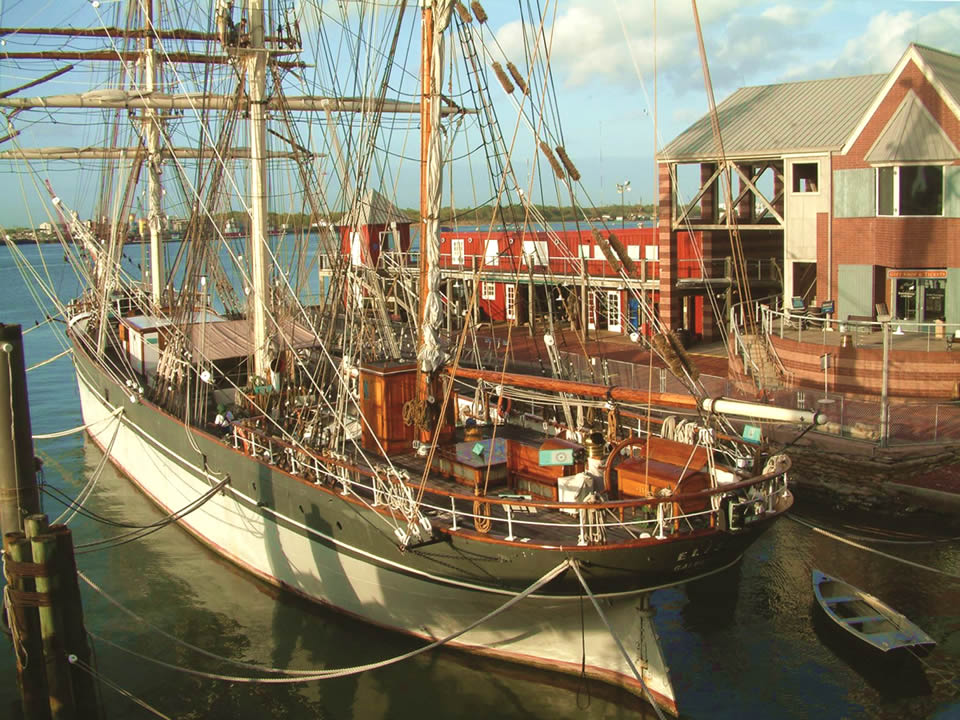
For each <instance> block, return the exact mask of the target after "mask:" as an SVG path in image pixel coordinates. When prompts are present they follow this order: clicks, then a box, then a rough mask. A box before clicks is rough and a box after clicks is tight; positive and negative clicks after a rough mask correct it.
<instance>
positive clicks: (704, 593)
mask: <svg viewBox="0 0 960 720" xmlns="http://www.w3.org/2000/svg"><path fill="white" fill-rule="evenodd" d="M741 566H742V563H739V562H738V563H735V564H734V565H733V566H732V567H729V568H727V569H726V570H723V571H722V572H718V573H714V574H713V575H710V576H709V577H705V578H703V579H702V580H697V581H695V582H690V583H687V584H686V585H685V586H684V590H685V592H686V595H687V604H686V605H684V607H683V609H682V610H681V615H682V617H683V624H684V627H686V628H688V629H690V630H693V631H695V632H698V633H702V634H704V635H708V634H710V633H715V632H719V631H721V630H724V629H726V628H729V627H731V626H732V625H734V624H735V622H736V612H737V600H738V599H739V597H740V582H741V570H740V568H741Z"/></svg>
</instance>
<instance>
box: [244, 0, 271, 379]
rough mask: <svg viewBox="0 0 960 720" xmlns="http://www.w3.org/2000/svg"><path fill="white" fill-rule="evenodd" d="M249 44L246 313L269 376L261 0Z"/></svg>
mask: <svg viewBox="0 0 960 720" xmlns="http://www.w3.org/2000/svg"><path fill="white" fill-rule="evenodd" d="M248 7H249V17H248V18H247V20H248V22H249V24H250V38H249V40H250V47H249V50H248V51H247V58H246V64H247V86H248V92H249V96H250V250H251V252H250V256H251V260H250V275H251V278H250V280H251V283H252V285H253V287H252V288H251V292H250V304H251V305H252V307H250V306H248V310H247V312H248V315H249V316H252V318H253V346H254V354H253V367H254V375H256V376H258V377H260V378H263V379H264V380H266V379H268V377H269V372H268V371H269V369H270V356H269V347H268V345H267V314H268V312H269V307H268V306H269V302H270V299H269V296H268V293H269V290H270V288H269V272H268V269H269V265H268V255H267V195H266V187H267V166H266V157H265V156H266V144H267V129H266V128H267V125H266V110H265V108H264V96H265V95H266V83H267V79H266V78H267V53H266V48H265V47H264V26H263V0H250V2H249V6H248Z"/></svg>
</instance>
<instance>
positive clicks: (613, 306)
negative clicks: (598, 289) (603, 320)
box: [607, 290, 620, 332]
mask: <svg viewBox="0 0 960 720" xmlns="http://www.w3.org/2000/svg"><path fill="white" fill-rule="evenodd" d="M607 330H609V331H611V332H620V291H619V290H607Z"/></svg>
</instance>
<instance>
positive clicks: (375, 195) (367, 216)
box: [357, 190, 410, 226]
mask: <svg viewBox="0 0 960 720" xmlns="http://www.w3.org/2000/svg"><path fill="white" fill-rule="evenodd" d="M392 222H395V223H398V224H400V223H408V224H409V223H410V218H408V217H407V216H406V215H404V214H403V213H402V212H401V211H400V208H398V207H397V206H396V205H394V204H393V203H392V202H390V201H389V200H387V198H386V197H385V196H384V195H383V194H381V193H379V192H377V191H376V190H368V191H367V192H366V194H365V195H364V196H363V198H362V199H361V200H360V208H359V216H358V218H357V225H358V226H363V225H389V224H390V223H392Z"/></svg>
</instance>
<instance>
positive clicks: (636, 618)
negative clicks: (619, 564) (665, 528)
mask: <svg viewBox="0 0 960 720" xmlns="http://www.w3.org/2000/svg"><path fill="white" fill-rule="evenodd" d="M78 379H79V383H78V384H79V389H80V398H81V403H82V410H83V419H84V423H85V424H88V425H90V424H93V425H92V427H90V429H89V434H90V436H91V437H92V438H93V440H94V441H95V442H96V443H97V445H99V446H100V447H101V449H103V450H105V451H106V450H107V449H108V448H109V452H110V459H111V461H112V462H113V463H114V464H115V465H116V466H117V467H118V468H120V469H121V470H122V471H123V472H124V473H125V474H126V475H127V476H128V477H129V478H130V479H131V480H132V481H133V482H134V483H135V484H136V485H137V486H138V487H139V488H140V489H141V490H142V491H143V492H144V493H145V494H146V495H148V496H149V497H150V498H151V500H153V502H155V503H156V504H157V505H158V506H159V507H160V508H162V509H163V510H165V511H167V512H170V513H172V512H175V511H177V510H179V509H181V508H183V507H185V506H187V505H189V504H190V503H192V502H195V501H196V500H197V498H199V497H201V496H202V495H203V494H204V493H206V492H208V491H209V490H210V488H211V485H212V484H213V483H215V482H216V481H218V480H219V479H222V478H220V477H218V476H217V475H216V462H215V460H214V459H205V458H204V456H203V455H201V454H200V453H199V452H197V451H196V450H195V449H194V448H193V446H192V443H191V437H192V434H193V433H195V432H196V431H195V430H193V429H190V428H187V427H186V426H182V443H180V444H178V446H177V447H176V448H167V447H164V446H163V444H162V443H161V442H159V441H158V440H156V439H155V438H152V437H150V436H149V435H148V434H147V433H146V432H144V431H143V429H142V428H140V427H138V426H136V425H135V424H134V423H133V422H131V421H130V419H129V418H128V417H127V414H126V413H120V414H119V415H118V416H116V417H114V418H111V417H110V416H111V415H114V414H115V412H116V406H115V405H114V404H111V403H110V402H109V401H108V399H107V397H109V395H108V396H107V397H104V393H103V392H101V391H100V390H99V389H98V388H95V387H93V386H92V384H88V381H87V380H86V379H85V378H84V376H83V373H80V372H78ZM166 422H168V423H170V424H171V425H176V424H177V422H176V421H175V420H174V419H172V418H169V417H166ZM224 452H228V453H229V452H232V451H231V450H230V449H228V448H224ZM205 462H208V463H209V464H208V465H207V468H208V473H207V475H206V477H205V472H204V463H205ZM248 462H249V471H250V472H251V473H255V472H257V470H258V468H260V467H261V465H260V464H259V463H257V462H255V461H253V460H250V459H248ZM323 502H327V501H326V500H323ZM256 509H258V507H257V502H256V500H255V499H252V498H250V497H247V496H244V495H243V494H242V493H240V492H238V491H237V490H236V489H235V488H233V487H231V485H230V484H227V485H225V486H224V489H223V491H221V492H219V493H217V494H216V495H215V496H214V497H213V498H212V499H211V500H209V501H207V502H206V503H205V504H204V505H202V506H201V507H200V508H199V509H197V510H195V511H193V512H191V513H190V514H188V515H186V516H185V517H183V518H181V519H180V520H179V524H180V525H181V526H183V527H184V528H185V529H186V530H188V531H189V532H190V533H192V534H193V535H194V536H195V537H196V538H197V539H199V540H200V541H201V542H203V543H204V544H205V545H207V546H208V547H210V548H212V549H213V550H214V551H216V552H217V553H218V554H220V555H222V556H223V557H225V558H227V559H229V560H231V561H232V562H234V563H236V564H237V565H239V566H240V567H242V568H244V569H246V570H248V571H249V572H251V573H253V574H255V575H257V576H259V577H260V578H261V579H263V580H265V581H267V582H270V583H272V584H274V585H278V586H281V587H283V588H285V589H288V590H291V591H293V592H296V593H297V594H300V595H302V596H304V597H306V598H308V599H310V600H313V601H315V602H319V603H322V604H324V605H328V606H330V607H332V608H335V609H337V610H339V611H342V612H345V613H348V614H350V615H352V616H355V617H357V618H359V619H362V620H364V621H366V622H370V623H374V624H376V625H379V626H382V627H384V628H389V629H391V630H395V631H398V632H403V633H407V634H411V635H415V636H417V637H420V638H423V639H425V640H436V639H438V638H444V637H447V636H449V635H452V634H454V633H457V632H459V631H461V630H463V629H464V628H465V627H467V626H468V625H470V624H472V623H475V622H476V621H477V620H478V619H480V618H483V617H484V616H486V615H487V614H489V613H491V612H493V611H495V610H496V609H497V608H499V607H500V606H502V605H503V604H504V603H506V602H507V601H509V600H510V598H511V595H509V594H500V593H495V592H490V591H489V590H487V589H482V588H479V587H474V588H471V587H466V586H464V585H463V584H462V583H461V584H452V583H444V582H442V581H438V580H439V579H438V578H427V577H424V578H418V577H416V576H411V575H410V574H409V573H404V572H399V568H400V565H399V564H397V568H398V571H392V570H391V569H390V568H389V565H390V559H389V558H374V557H372V556H370V557H369V558H368V559H369V561H366V560H364V559H363V556H364V555H365V553H364V551H363V549H362V548H356V547H354V548H346V547H343V548H342V549H343V550H345V551H346V552H339V551H337V550H335V549H332V548H331V547H329V541H330V540H331V537H330V536H327V537H326V538H321V537H320V536H319V535H320V534H319V533H317V531H316V530H315V529H311V528H309V527H307V525H305V524H303V523H298V522H297V520H296V518H290V517H283V516H281V515H279V514H278V513H276V512H274V511H271V510H269V508H263V507H262V506H261V507H260V508H259V509H260V510H261V512H256V511H254V510H256ZM310 512H319V510H317V509H316V507H315V506H314V507H313V508H312V509H311V511H310ZM313 524H314V527H315V526H316V524H315V523H313ZM291 527H295V528H299V529H300V530H301V531H302V532H293V531H291V530H290V528H291ZM321 540H325V541H327V542H323V541H321ZM374 560H376V562H374ZM648 598H649V594H648V593H641V592H638V593H635V594H630V595H624V596H619V597H616V598H609V597H605V598H602V599H601V600H600V602H601V606H602V608H603V612H604V615H605V616H606V618H607V620H608V621H609V623H610V625H611V628H612V630H613V633H614V634H616V636H617V638H618V639H619V641H620V643H621V644H622V646H623V648H625V649H626V651H627V652H628V653H629V655H630V659H631V661H632V663H633V664H634V666H635V667H636V668H637V670H638V671H639V672H641V673H642V678H643V684H644V685H645V686H646V691H648V693H649V696H652V697H653V698H654V699H655V700H656V702H657V704H659V705H660V706H661V707H663V708H664V709H666V710H668V711H670V712H671V713H674V714H676V702H675V699H674V693H673V688H672V686H671V683H670V679H669V674H668V671H667V666H666V663H665V662H664V658H663V656H662V653H661V649H660V646H659V639H658V637H657V634H656V630H655V628H654V626H653V623H652V621H651V614H652V613H651V611H650V610H649V609H648V608H649V603H648ZM583 602H584V604H585V607H584V608H583V612H581V602H580V599H579V598H576V597H547V596H538V595H531V596H530V597H527V598H524V599H523V600H521V601H520V602H519V603H517V604H516V605H515V606H513V607H511V608H510V609H509V610H507V611H505V612H503V613H502V614H499V615H497V616H496V617H494V618H493V619H491V620H489V621H486V622H484V623H483V624H482V625H480V626H478V627H477V628H475V629H472V630H470V631H468V632H467V633H465V634H463V635H461V636H460V637H458V638H457V639H456V640H455V641H453V642H451V643H449V645H450V646H452V647H456V648H460V649H463V650H468V651H472V652H477V653H481V654H484V655H490V656H495V657H498V658H502V659H507V660H511V661H516V662H520V663H524V664H529V665H533V666H537V667H541V668H548V669H552V670H556V671H561V672H565V673H570V674H580V673H581V670H583V671H585V672H586V674H587V675H588V676H591V677H595V678H598V679H602V680H604V681H606V682H608V683H610V684H612V685H617V686H622V687H625V688H627V689H628V690H630V691H631V692H633V693H636V694H637V695H641V696H647V692H645V691H644V688H643V687H642V686H641V684H640V683H639V682H638V681H637V679H636V677H635V676H634V673H633V671H632V669H631V668H630V665H629V663H628V662H627V660H626V658H625V657H624V655H623V652H621V650H620V647H618V644H617V642H616V641H615V639H614V637H613V634H611V632H610V630H608V629H607V627H606V626H605V624H604V622H603V621H602V619H601V617H600V616H599V614H598V613H597V612H595V611H594V610H593V608H592V607H591V606H590V604H589V601H587V600H586V599H584V601H583Z"/></svg>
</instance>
